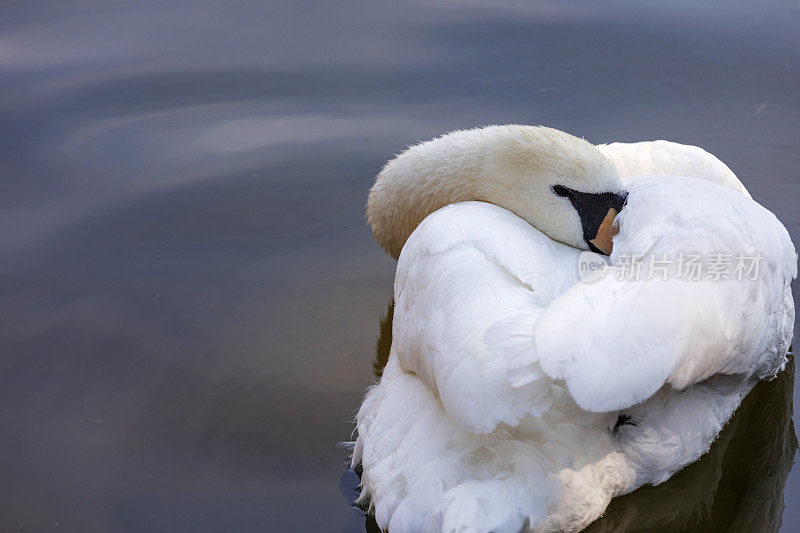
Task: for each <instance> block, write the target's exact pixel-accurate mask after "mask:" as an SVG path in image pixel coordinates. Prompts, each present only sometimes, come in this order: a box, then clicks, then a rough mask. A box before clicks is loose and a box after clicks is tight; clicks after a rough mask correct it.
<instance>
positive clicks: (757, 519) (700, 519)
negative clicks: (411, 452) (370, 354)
mask: <svg viewBox="0 0 800 533" xmlns="http://www.w3.org/2000/svg"><path fill="white" fill-rule="evenodd" d="M393 313H394V302H392V303H391V304H389V307H388V309H387V311H386V314H385V315H384V316H382V317H381V319H380V334H379V336H378V342H377V347H376V353H375V361H374V362H373V368H374V372H375V376H376V377H378V378H380V376H381V374H382V373H383V367H384V366H385V365H386V362H387V361H388V359H389V350H390V347H391V344H392V318H393ZM794 365H795V363H794V356H793V355H792V354H791V353H790V356H789V362H788V364H787V365H786V369H785V370H784V371H783V372H781V373H780V374H779V375H778V377H777V378H775V379H774V380H772V381H761V382H759V383H758V385H756V386H755V387H754V388H753V390H752V391H751V392H750V394H748V395H747V397H746V398H745V399H744V400H743V401H742V405H741V406H740V407H739V409H738V410H737V411H736V413H734V415H733V416H732V417H731V419H730V420H729V421H728V423H727V424H726V425H725V427H724V428H723V429H722V431H721V432H720V434H719V437H718V438H717V440H716V441H714V443H713V444H712V445H711V449H710V450H709V451H708V453H706V454H705V455H704V456H703V457H701V458H700V460H699V461H697V462H696V463H693V464H691V465H689V466H687V467H686V468H684V469H683V470H681V471H680V472H678V473H677V474H675V475H674V476H672V478H671V479H670V480H669V481H667V482H666V483H662V484H661V485H658V486H655V487H653V486H646V487H641V488H640V489H638V490H636V491H634V492H632V493H630V494H627V495H625V496H620V497H618V498H614V499H613V500H612V501H611V504H610V505H609V506H608V509H606V512H605V514H604V515H603V517H602V518H600V519H599V520H597V521H596V522H594V523H593V524H592V525H591V526H589V528H587V529H586V531H587V532H591V533H608V532H612V531H613V532H619V531H648V532H664V533H667V532H669V533H674V532H678V531H686V532H688V531H703V532H717V531H719V532H722V531H748V532H755V531H777V530H778V529H779V528H780V525H781V517H782V515H783V510H784V500H783V488H784V485H785V483H786V478H787V476H788V475H789V471H790V470H791V468H792V464H793V462H794V458H795V454H796V453H797V447H798V443H797V437H796V436H795V432H794V423H793V421H792V393H793V391H794V371H795V368H794ZM357 482H358V478H357V476H355V475H350V476H344V477H343V478H342V483H343V490H344V489H345V487H344V485H345V484H347V483H353V484H356V485H357ZM356 491H357V488H356V487H355V486H353V487H349V490H347V491H346V492H347V493H348V494H352V495H354V497H353V499H352V500H351V503H352V502H353V501H354V499H355V496H356V495H357V492H356ZM366 531H367V532H368V533H375V532H378V531H380V528H378V525H377V524H376V523H375V519H374V518H373V517H372V516H367V517H366Z"/></svg>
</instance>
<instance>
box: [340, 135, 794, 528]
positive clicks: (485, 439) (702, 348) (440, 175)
mask: <svg viewBox="0 0 800 533" xmlns="http://www.w3.org/2000/svg"><path fill="white" fill-rule="evenodd" d="M495 128H503V127H495ZM514 128H522V129H523V130H524V131H525V132H526V134H528V135H530V136H531V137H532V138H536V137H537V135H538V134H539V133H540V131H541V129H540V128H529V127H512V128H511V129H509V130H506V131H508V132H510V133H505V132H504V131H503V130H502V129H501V130H499V131H498V130H496V129H493V128H487V129H488V130H490V131H489V132H488V133H490V135H489V137H490V138H491V141H490V142H491V143H494V142H498V144H499V145H501V146H503V150H501V151H500V152H499V154H492V153H488V152H491V150H492V149H491V148H486V147H484V149H485V151H484V152H483V155H481V157H485V158H488V159H489V160H491V161H492V164H491V165H489V167H488V168H489V169H491V170H489V171H487V170H486V167H482V166H481V165H482V164H483V163H481V162H480V161H479V162H478V163H474V160H475V155H474V153H473V154H472V155H470V154H467V155H465V154H462V153H461V152H459V150H458V149H456V148H453V147H451V148H452V149H453V151H454V153H453V155H454V156H458V157H462V158H465V159H471V161H472V164H471V166H467V167H462V168H458V165H456V167H453V166H452V165H451V164H450V163H448V164H446V165H445V170H443V169H442V168H441V167H440V162H441V161H442V160H443V159H444V160H447V159H448V158H449V156H448V154H447V153H444V152H446V150H444V151H443V152H438V153H437V154H434V155H432V154H429V153H428V154H426V153H425V152H426V150H425V144H423V145H420V146H418V147H416V151H414V150H415V149H411V150H410V151H409V152H406V153H405V154H402V155H400V156H399V157H398V159H402V158H404V157H406V156H407V155H408V154H409V153H411V154H413V156H412V158H413V159H415V161H414V164H413V165H412V164H411V163H410V162H406V163H408V165H409V166H410V167H415V168H422V167H423V166H425V163H427V165H428V166H427V167H426V170H425V172H427V173H428V174H429V176H433V177H432V178H431V179H432V180H433V182H434V185H436V186H437V187H438V186H441V183H438V184H437V183H435V182H436V181H437V180H439V179H444V180H445V181H448V182H449V185H448V187H451V188H454V189H455V188H456V187H455V185H454V184H453V182H456V183H457V182H459V181H460V178H459V176H460V175H461V172H463V171H464V170H463V169H464V168H469V170H470V171H471V172H472V174H473V176H472V179H475V176H476V175H477V176H482V175H485V174H486V173H487V172H488V173H489V174H491V173H492V171H493V172H495V174H494V175H493V176H494V177H493V178H492V179H494V180H496V181H497V182H498V183H500V182H503V175H504V174H503V173H504V170H503V169H504V168H506V167H504V166H503V165H500V166H497V163H496V160H495V158H501V159H502V158H504V157H514V154H515V150H511V152H509V151H508V150H507V148H508V146H507V145H505V144H504V143H503V141H502V139H503V138H505V139H509V138H510V139H511V144H512V145H513V143H514V142H516V141H515V140H514V139H515V137H516V134H518V133H519V132H518V131H515V129H514ZM487 129H482V130H481V129H479V130H471V132H470V135H469V136H468V137H469V138H470V139H472V140H475V139H476V138H478V137H480V136H481V135H482V133H481V132H486V130H487ZM559 135H564V136H566V134H561V132H555V130H546V136H548V137H549V138H550V139H549V140H547V141H546V142H544V148H542V149H539V153H537V154H536V157H534V159H536V158H537V157H539V158H545V159H546V158H547V151H548V150H551V151H552V150H556V151H557V153H556V154H554V155H553V158H554V161H549V162H545V163H541V162H539V161H536V162H535V163H534V164H533V172H531V170H532V169H531V167H526V164H525V163H524V161H522V162H520V161H517V162H515V163H514V164H513V165H511V168H512V169H516V170H515V171H516V172H518V174H516V175H514V176H512V177H511V179H510V181H508V182H506V183H507V184H509V187H508V190H506V189H503V187H500V186H498V187H497V188H496V189H495V190H494V192H492V191H491V190H490V189H483V190H482V191H481V192H480V193H479V195H478V197H477V198H473V199H472V200H475V199H477V200H483V201H465V200H467V198H463V197H461V196H458V195H456V196H457V198H456V199H457V203H454V204H452V205H447V204H448V203H449V202H447V200H448V199H449V198H452V196H446V197H445V198H444V199H442V198H439V199H427V200H425V202H426V203H425V205H426V206H427V209H428V210H431V212H430V213H426V216H423V217H422V218H423V219H422V220H421V223H419V224H418V226H415V228H414V229H413V230H412V231H411V232H409V233H410V235H406V236H405V237H404V236H403V235H402V233H403V231H406V230H407V228H406V230H401V229H398V228H404V226H402V225H399V226H398V228H395V230H394V231H395V232H394V233H392V232H391V231H389V230H388V229H386V228H384V229H383V230H380V231H376V237H378V238H379V240H381V239H382V244H383V245H384V247H385V248H387V250H389V251H390V253H391V252H392V251H393V250H395V249H396V247H397V245H398V243H399V244H400V249H401V250H402V251H401V253H400V254H399V255H400V257H399V261H398V265H397V274H396V279H395V311H394V323H393V342H392V347H391V352H390V355H389V360H388V363H387V366H386V368H385V369H384V373H383V377H382V379H381V381H380V383H378V384H377V385H375V386H374V387H373V388H371V389H370V390H369V391H368V393H367V395H366V397H365V400H364V403H363V404H362V406H361V408H360V410H359V413H358V416H357V430H358V438H357V440H356V443H355V447H354V453H353V464H354V465H356V464H360V465H361V466H362V468H363V473H362V479H361V483H362V493H361V498H362V499H363V500H368V501H369V502H370V506H371V509H372V510H373V511H374V513H375V518H376V521H377V523H378V524H379V525H380V527H382V528H384V529H388V530H389V531H392V532H404V531H409V532H411V531H447V532H450V531H453V532H455V531H459V532H462V531H475V532H483V531H487V532H488V531H497V532H505V531H507V532H517V531H520V530H526V531H578V530H580V529H582V528H584V527H586V526H587V525H588V524H590V523H591V522H592V521H594V520H595V519H596V518H598V517H599V516H600V515H601V514H602V513H603V511H604V510H605V508H606V506H607V505H608V503H609V501H610V500H611V498H612V497H614V496H616V495H620V494H624V493H627V492H630V491H632V490H634V489H635V488H637V487H639V486H641V485H644V484H658V483H661V482H663V481H665V480H666V479H668V478H669V477H670V476H671V475H672V474H673V473H675V472H676V471H678V470H680V469H681V468H682V467H684V466H685V465H687V464H689V463H691V462H693V461H695V460H697V459H698V458H699V457H700V456H701V455H702V454H703V453H705V452H706V451H707V450H708V448H709V446H710V445H711V443H712V442H713V440H714V439H715V438H716V436H717V434H718V433H719V431H720V429H721V428H722V426H723V425H724V424H725V422H726V421H727V420H728V419H729V418H730V416H731V415H732V414H733V412H734V411H735V410H736V408H737V406H738V405H739V403H740V402H741V400H742V398H743V397H744V396H745V395H746V394H747V393H748V392H749V391H750V389H751V388H752V387H753V386H754V384H755V383H756V381H757V380H758V379H769V378H771V377H773V376H775V375H776V373H777V372H778V371H779V370H780V369H782V368H783V366H784V364H785V354H786V352H787V349H788V346H789V342H790V339H791V335H792V328H793V323H794V307H793V301H792V297H791V290H790V288H789V282H790V281H791V279H793V278H794V277H795V276H796V258H797V256H796V254H795V251H794V247H793V245H792V243H791V241H790V239H789V236H788V233H787V232H786V230H785V228H784V227H783V226H782V225H781V224H780V222H779V221H778V220H777V219H776V218H775V217H774V215H772V213H770V212H769V211H767V210H766V209H764V208H763V207H761V206H760V205H759V204H757V203H756V202H754V201H753V200H751V199H750V197H749V194H747V191H746V190H745V189H744V187H743V186H742V185H741V183H740V182H739V180H738V179H737V178H736V176H735V175H733V173H732V172H731V171H730V170H729V169H728V168H727V167H726V166H725V165H724V164H723V163H721V162H719V160H717V159H716V158H714V157H713V156H710V154H707V153H705V152H703V151H702V150H700V149H697V148H694V147H685V146H682V145H676V144H674V143H665V142H663V141H658V142H654V143H636V144H633V145H620V144H619V143H615V144H611V145H602V146H599V147H593V146H592V145H589V144H588V143H585V141H581V142H579V143H571V142H560V141H559V142H555V143H553V142H551V141H552V139H553V138H558V137H559ZM446 137H447V136H445V138H446ZM496 137H499V138H500V139H501V140H500V141H498V140H497V138H496ZM433 142H434V143H436V142H437V141H433ZM583 143H585V144H583ZM457 144H458V143H456V145H457ZM587 145H588V146H587ZM454 146H455V145H454ZM576 147H577V150H576ZM439 148H442V147H439ZM471 148H474V145H473V146H471ZM478 153H481V151H480V150H478ZM570 154H571V155H570ZM598 154H599V156H598ZM670 154H672V155H670ZM704 154H705V155H704ZM426 155H427V157H422V156H426ZM527 155H528V156H530V153H527ZM525 156H526V154H525V153H523V154H522V155H520V158H521V159H524V157H525ZM420 157H421V161H419V160H418V159H420ZM570 157H573V158H576V159H577V160H578V161H570ZM598 157H599V158H601V159H605V160H606V161H607V162H609V163H612V167H611V168H612V169H611V170H609V168H608V167H607V166H606V164H605V163H603V162H602V160H601V159H598ZM648 161H649V163H648ZM404 164H405V163H404ZM518 165H521V166H522V168H523V170H519V168H516V166H518ZM648 165H652V166H648ZM392 166H393V165H392V163H390V164H389V165H387V167H386V169H389V170H391V169H392ZM394 166H395V167H396V166H397V165H394ZM617 167H618V168H620V169H621V170H617ZM454 168H455V170H454ZM386 169H385V170H384V172H385V171H386ZM447 169H449V173H448V170H447ZM548 169H549V170H552V174H551V175H550V176H549V177H548V176H547V171H548ZM565 169H578V170H577V171H576V173H575V175H574V176H569V175H566V177H565V174H564V172H565ZM651 170H652V171H654V172H662V173H663V172H665V173H675V174H678V176H670V175H649V176H648V175H644V176H634V175H635V174H638V173H643V174H648V173H649V172H650V171H651ZM526 172H527V173H528V174H527V175H528V176H529V178H528V179H531V180H539V181H540V182H543V183H545V185H547V186H548V187H552V186H556V187H557V186H558V185H557V184H556V183H554V182H553V180H558V181H559V183H560V182H561V181H563V180H565V179H567V180H569V184H570V185H572V186H575V187H582V190H587V189H588V190H594V191H617V192H618V191H619V190H620V184H622V183H623V182H624V188H625V189H626V190H627V203H626V204H625V206H624V208H622V210H621V212H620V213H619V215H618V216H616V219H615V222H614V224H615V225H617V226H618V228H619V232H618V234H616V236H614V237H613V251H612V252H611V255H610V257H609V258H608V261H609V264H610V266H609V267H608V271H607V272H606V275H604V276H602V277H601V278H600V279H598V280H596V281H593V282H591V283H588V282H584V281H581V279H580V278H579V275H578V274H579V273H578V261H579V259H580V257H581V254H582V253H586V252H582V249H585V248H586V242H588V241H585V242H582V241H581V235H582V234H581V223H582V219H581V217H579V216H576V215H574V213H569V212H568V210H567V208H569V207H570V204H569V202H566V201H564V200H563V199H561V203H560V204H559V205H558V208H554V207H553V205H554V202H553V201H552V200H553V199H552V198H548V197H546V196H545V193H546V192H547V190H548V189H547V187H538V188H536V187H527V186H525V185H522V186H521V185H520V181H519V180H521V179H522V178H520V176H523V175H526ZM581 173H583V174H584V175H585V176H584V178H583V179H584V180H585V181H586V183H582V182H581V181H580V180H581V178H580V177H579V176H578V175H579V174H581ZM382 177H383V178H385V177H386V175H384V176H379V178H378V182H377V183H376V186H377V185H379V184H381V182H382V181H383V180H382ZM394 177H396V176H392V175H391V173H390V178H394ZM403 180H405V183H395V182H396V181H397V180H394V179H390V180H389V181H392V183H391V185H392V187H394V191H395V192H397V191H398V190H400V191H402V190H405V191H407V190H408V188H409V187H411V188H412V189H414V179H413V175H408V174H405V173H404V175H403ZM417 185H419V184H417ZM429 185H430V183H429ZM392 187H389V184H388V183H384V184H383V187H382V188H380V189H379V192H380V193H379V195H378V197H376V198H372V197H371V202H370V207H371V208H372V209H373V210H372V212H371V213H370V214H369V216H370V219H371V221H372V220H377V218H376V217H380V216H381V214H382V213H383V214H385V213H386V211H382V212H380V213H379V212H378V210H377V206H379V205H381V206H386V205H388V203H389V202H390V198H392V195H391V194H383V193H385V192H386V191H387V190H391V189H392ZM526 187H527V190H529V191H530V190H534V191H535V192H533V193H530V192H528V193H526V192H524V190H523V191H522V192H520V189H525V188H526ZM375 190H376V189H375V188H373V194H374V193H375ZM414 190H415V195H412V200H413V201H417V200H419V199H420V198H423V197H425V196H426V195H432V196H437V194H436V192H435V191H436V187H433V188H431V187H420V188H416V189H414ZM470 190H472V191H473V192H474V191H475V190H476V188H475V186H472V188H471V189H470ZM487 190H488V191H489V192H486V191H487ZM498 191H499V192H498ZM509 191H510V192H509ZM459 194H461V193H459ZM597 194H606V193H605V192H597ZM519 197H525V200H526V201H527V202H528V204H529V205H526V204H525V202H517V203H513V202H512V204H510V205H511V206H512V207H513V209H509V208H507V206H506V205H502V203H501V202H505V201H507V200H508V199H509V198H519ZM393 198H394V200H395V201H396V202H401V201H404V200H405V199H404V198H403V197H399V196H394V197H393ZM570 200H571V201H572V199H570ZM441 202H445V206H441V205H439V204H440V203H441ZM490 202H491V203H490ZM573 205H575V206H576V209H577V210H580V209H579V208H580V205H579V204H577V203H575V202H574V201H573ZM418 207H419V206H417V208H418ZM392 209H393V210H394V211H391V210H390V211H391V212H392V213H394V214H392V216H391V217H388V218H386V219H384V220H382V221H381V222H380V223H382V224H388V222H389V221H390V220H392V217H396V216H397V213H404V212H405V213H410V214H411V218H417V217H419V213H418V212H416V211H415V209H416V208H411V207H409V208H407V209H406V208H404V207H402V206H397V205H395V206H392ZM531 209H542V210H549V211H550V213H548V214H547V215H542V214H541V213H540V214H535V213H532V212H530V210H531ZM603 209H605V206H604V207H603ZM422 211H425V209H423V210H422ZM548 216H549V217H551V218H553V219H561V220H562V222H561V225H562V227H561V228H560V229H561V230H563V231H560V232H559V231H555V232H554V231H553V229H552V227H553V225H552V224H551V225H548V223H547V222H545V224H544V228H540V227H538V226H534V225H532V221H535V222H537V223H541V222H540V221H541V220H544V219H547V217H548ZM550 222H552V220H550ZM556 225H557V224H556ZM585 227H586V224H585V223H584V224H583V234H584V235H585V233H586V231H585ZM373 229H374V230H375V229H376V228H375V226H373ZM545 229H546V230H547V231H545ZM684 251H687V252H688V251H691V252H693V253H696V254H702V255H704V257H706V256H713V255H714V254H723V255H725V256H731V257H735V256H738V255H744V256H748V257H749V256H758V257H759V258H760V259H759V263H758V265H759V273H758V275H757V276H756V277H752V276H751V277H746V278H744V279H728V280H710V279H701V280H685V279H680V278H679V277H678V276H677V275H676V274H677V272H676V269H677V268H678V266H677V265H676V264H675V263H671V264H669V265H668V266H667V267H666V268H667V272H666V274H664V275H663V276H658V277H654V278H652V279H648V278H645V277H638V278H637V277H633V278H632V277H630V276H627V275H624V274H625V272H624V269H625V267H626V265H627V264H628V263H631V261H630V260H629V259H630V258H634V257H635V258H637V259H636V260H635V261H638V262H640V264H645V263H646V262H647V261H648V260H652V259H654V258H663V257H664V256H670V255H675V254H678V253H680V252H684ZM597 257H598V258H599V257H601V256H597Z"/></svg>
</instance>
